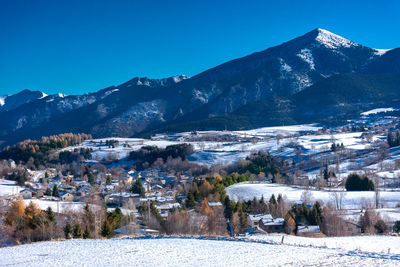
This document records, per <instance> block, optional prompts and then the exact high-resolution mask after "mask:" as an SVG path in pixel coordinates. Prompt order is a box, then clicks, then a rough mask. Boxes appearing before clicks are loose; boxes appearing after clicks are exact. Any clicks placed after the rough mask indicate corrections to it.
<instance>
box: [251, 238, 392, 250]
mask: <svg viewBox="0 0 400 267" xmlns="http://www.w3.org/2000/svg"><path fill="white" fill-rule="evenodd" d="M284 236H285V237H284V244H286V245H295V246H296V245H300V246H313V247H321V248H322V247H324V248H334V249H344V250H350V251H351V250H353V251H354V250H359V251H363V252H375V253H387V252H388V251H390V253H396V254H400V238H399V237H397V236H377V235H375V236H342V237H322V238H321V237H320V238H311V237H302V236H288V235H284ZM248 238H249V239H250V240H263V241H268V242H273V243H280V242H281V240H282V234H270V235H255V236H249V237H248Z"/></svg>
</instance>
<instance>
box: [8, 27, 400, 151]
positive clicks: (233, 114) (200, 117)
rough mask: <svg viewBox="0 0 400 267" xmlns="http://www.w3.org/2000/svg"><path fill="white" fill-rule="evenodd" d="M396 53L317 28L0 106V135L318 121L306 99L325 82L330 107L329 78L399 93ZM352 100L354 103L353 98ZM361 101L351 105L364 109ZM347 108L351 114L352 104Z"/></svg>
mask: <svg viewBox="0 0 400 267" xmlns="http://www.w3.org/2000/svg"><path fill="white" fill-rule="evenodd" d="M399 51H400V49H391V50H385V51H382V50H379V49H374V48H369V47H366V46H363V45H360V44H357V43H355V42H353V41H350V40H349V39H346V38H343V37H341V36H339V35H336V34H334V33H331V32H329V31H327V30H324V29H320V28H316V29H314V30H312V31H310V32H308V33H306V34H304V35H302V36H299V37H297V38H294V39H292V40H290V41H287V42H285V43H282V44H280V45H277V46H274V47H270V48H267V49H265V50H263V51H260V52H255V53H252V54H250V55H247V56H245V57H242V58H238V59H234V60H231V61H228V62H225V63H223V64H220V65H218V66H216V67H213V68H211V69H208V70H206V71H203V72H201V73H199V74H197V75H195V76H193V77H190V78H189V77H186V76H184V75H179V76H173V77H169V78H165V79H149V78H146V77H141V78H139V77H136V78H133V79H131V80H129V81H127V82H125V83H122V84H120V85H118V86H111V87H108V88H105V89H102V90H100V91H97V92H94V93H89V94H85V95H75V96H65V97H62V98H61V97H57V96H47V97H45V98H42V99H39V100H35V101H33V102H30V103H24V104H23V105H20V106H18V107H17V108H15V109H12V110H8V111H5V112H0V123H1V124H2V125H4V126H5V127H3V129H2V130H0V140H5V144H11V143H13V142H16V141H19V140H22V139H24V138H26V137H28V138H32V137H34V138H39V137H40V136H41V135H49V134H53V133H61V132H66V131H68V130H70V131H72V132H86V133H91V134H92V135H93V136H95V137H105V136H122V137H131V136H136V135H143V134H148V133H154V132H157V131H164V130H171V131H173V130H178V129H179V130H182V129H183V130H193V129H200V128H202V127H203V126H204V127H205V129H206V128H207V127H209V126H207V125H209V123H211V124H212V125H213V127H214V126H215V127H214V128H219V129H224V128H226V125H224V123H223V122H221V121H225V122H228V123H229V124H230V125H232V127H233V128H235V127H236V128H240V129H242V128H246V127H253V126H271V125H274V124H275V125H281V124H282V123H286V124H287V123H297V122H300V121H302V120H303V119H304V120H312V119H315V120H320V121H321V120H322V118H321V116H320V115H318V116H317V115H316V116H314V117H313V116H309V115H306V114H318V112H315V108H314V106H311V104H309V103H315V102H316V103H319V100H322V99H320V98H321V97H326V96H324V95H321V94H319V91H318V90H324V89H325V88H329V89H330V90H333V91H332V92H330V94H329V95H328V98H331V99H332V101H333V102H332V103H335V105H336V104H337V103H336V102H335V101H336V100H335V99H339V98H340V97H339V96H338V94H339V93H342V94H343V91H342V90H341V88H338V87H335V86H334V85H333V84H335V83H337V84H341V86H342V87H347V86H348V87H349V88H357V90H358V91H357V92H359V93H366V94H367V95H368V94H370V95H371V96H372V95H377V94H376V92H377V91H378V89H377V88H378V87H379V85H382V86H383V87H384V88H383V89H382V92H384V93H383V94H390V96H391V97H392V99H397V93H396V92H397V91H396V90H397V89H400V88H398V87H397V86H398V85H397V79H396V73H398V72H399V71H400V53H399ZM385 73H389V74H391V75H389V76H387V77H388V79H389V80H390V81H392V82H390V81H385V80H384V79H379V78H376V77H375V76H374V75H377V74H385ZM343 75H345V76H343ZM346 75H347V76H346ZM360 75H361V76H360ZM363 75H364V76H363ZM374 77H375V78H374ZM326 80H328V81H329V82H328V83H327V82H325V81H326ZM372 81H374V85H373V86H372V87H371V86H370V83H372ZM371 88H372V89H371ZM385 88H388V90H385ZM335 90H336V92H337V93H335ZM371 90H372V91H371ZM399 91H400V90H399ZM305 95H307V97H308V98H310V99H306V98H305V97H304V96H305ZM379 99H387V98H385V97H381V98H379ZM328 100H329V99H328ZM310 101H311V102H310ZM313 101H314V102H313ZM324 101H325V100H324ZM324 101H322V102H324ZM351 101H353V102H354V101H356V102H357V98H354V97H353V98H351ZM351 101H350V102H351ZM368 101H369V102H368V103H365V104H364V106H371V105H373V103H372V102H373V100H372V99H371V98H368ZM325 102H326V101H325ZM325 102H324V103H325ZM350 102H349V103H348V104H349V105H351V104H352V102H351V103H350ZM257 103H258V104H257ZM307 103H308V104H307ZM328 103H329V101H328ZM329 105H330V106H331V107H330V108H328V109H326V110H327V112H328V113H329V114H328V113H327V114H326V115H327V117H332V116H333V115H334V114H333V113H334V112H340V114H341V116H343V117H346V114H347V113H346V112H345V111H344V110H343V109H340V108H338V107H336V106H335V105H333V104H332V105H331V104H329ZM357 105H359V104H357ZM362 106H363V105H361V104H360V105H359V106H357V107H358V109H362ZM250 107H253V108H255V110H260V112H261V110H264V112H266V113H265V114H266V115H267V116H263V115H262V114H259V116H261V118H262V119H256V118H253V117H254V116H252V115H251V114H250V113H249V112H250V111H249V110H248V109H249V108H250ZM265 109H266V110H265ZM350 111H351V112H350ZM348 112H350V113H351V114H353V115H354V112H355V110H354V109H351V110H350V109H349V110H348ZM342 113H343V114H342ZM299 114H303V115H299ZM301 116H303V118H301ZM229 119H232V120H233V121H231V122H229ZM204 122H207V123H205V124H203V123H204ZM218 122H220V125H218ZM316 122H317V121H316ZM225 124H226V123H225ZM43 125H46V127H43ZM204 127H203V128H204Z"/></svg>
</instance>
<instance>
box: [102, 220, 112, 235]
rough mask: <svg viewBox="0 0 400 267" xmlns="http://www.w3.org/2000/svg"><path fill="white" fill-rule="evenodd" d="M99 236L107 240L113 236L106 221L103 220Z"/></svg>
mask: <svg viewBox="0 0 400 267" xmlns="http://www.w3.org/2000/svg"><path fill="white" fill-rule="evenodd" d="M101 235H102V236H104V237H108V238H110V237H112V235H113V231H112V229H111V226H110V223H109V222H108V220H107V219H106V220H104V222H103V225H102V226H101Z"/></svg>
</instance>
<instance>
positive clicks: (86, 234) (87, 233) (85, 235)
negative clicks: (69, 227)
mask: <svg viewBox="0 0 400 267" xmlns="http://www.w3.org/2000/svg"><path fill="white" fill-rule="evenodd" d="M83 238H84V239H92V238H93V235H92V232H91V231H90V229H89V226H88V225H86V227H85V232H84V233H83Z"/></svg>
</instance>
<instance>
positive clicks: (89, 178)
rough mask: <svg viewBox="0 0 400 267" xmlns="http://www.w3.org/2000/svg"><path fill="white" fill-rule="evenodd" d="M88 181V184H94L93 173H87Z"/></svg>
mask: <svg viewBox="0 0 400 267" xmlns="http://www.w3.org/2000/svg"><path fill="white" fill-rule="evenodd" d="M88 183H89V184H90V185H94V184H95V183H96V181H95V179H94V174H93V173H92V172H89V173H88Z"/></svg>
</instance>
